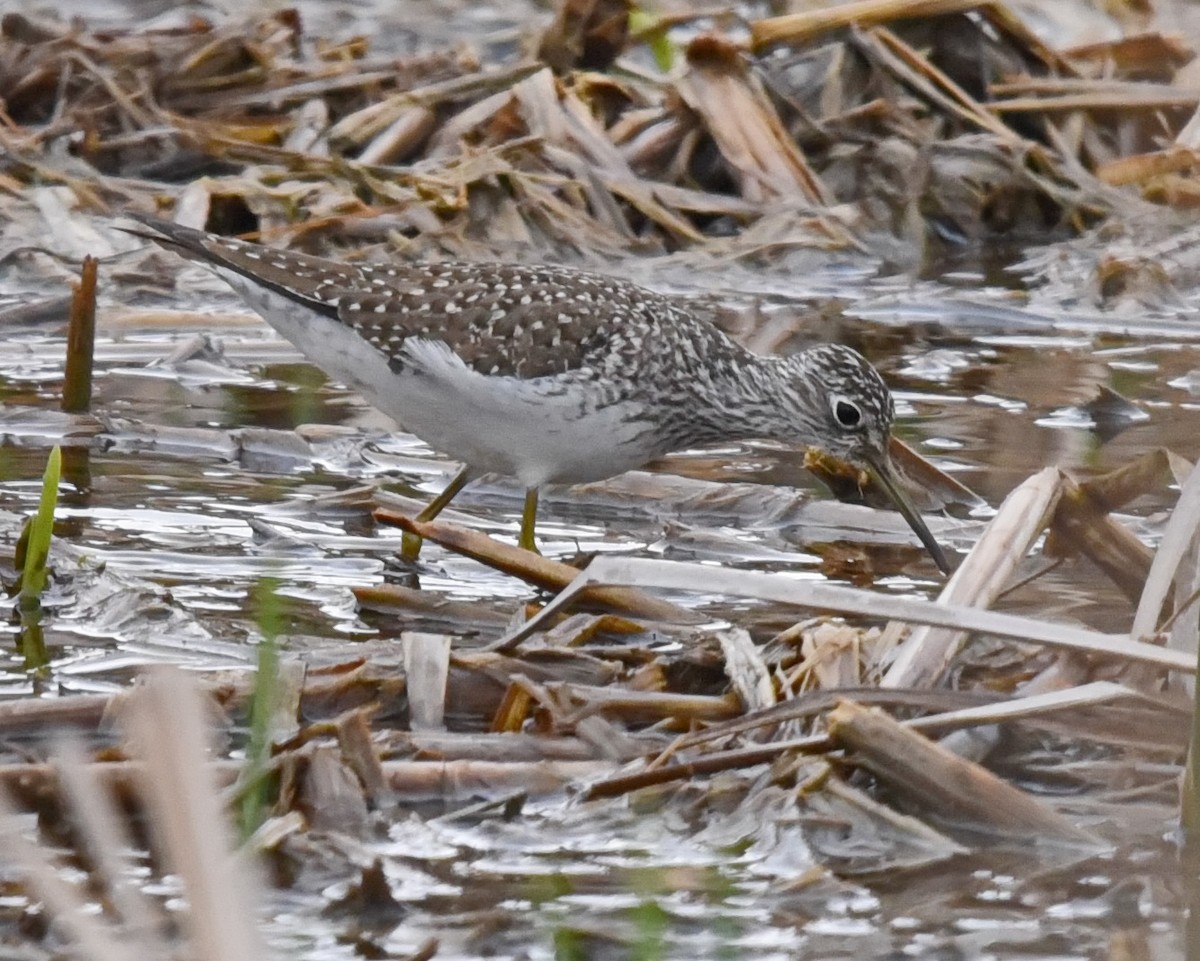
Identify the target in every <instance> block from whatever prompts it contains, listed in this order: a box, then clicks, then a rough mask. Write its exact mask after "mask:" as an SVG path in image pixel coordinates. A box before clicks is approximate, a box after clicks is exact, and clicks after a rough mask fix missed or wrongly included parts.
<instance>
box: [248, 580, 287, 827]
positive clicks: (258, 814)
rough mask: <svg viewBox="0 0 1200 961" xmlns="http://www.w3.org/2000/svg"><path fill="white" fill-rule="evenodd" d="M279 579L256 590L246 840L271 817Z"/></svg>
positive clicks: (276, 687)
mask: <svg viewBox="0 0 1200 961" xmlns="http://www.w3.org/2000/svg"><path fill="white" fill-rule="evenodd" d="M278 586H279V581H278V580H276V579H275V578H273V577H264V578H263V579H262V580H260V581H259V582H258V586H257V587H256V588H255V591H254V601H255V607H256V608H257V619H258V631H259V634H260V635H261V637H262V640H261V641H259V644H258V671H257V672H256V674H255V677H254V692H253V693H252V694H251V697H250V740H249V743H248V744H247V745H246V766H245V768H244V769H243V771H242V777H241V782H242V787H243V790H242V802H241V812H240V814H241V816H240V818H239V821H240V829H241V835H242V840H245V839H246V838H248V837H250V835H251V834H253V833H254V832H255V831H256V830H257V829H258V828H259V826H260V825H261V824H262V823H263V821H265V820H266V816H267V806H268V805H267V801H268V798H267V789H268V787H269V782H268V779H267V767H268V765H269V763H270V760H271V718H272V716H273V715H274V713H275V705H276V701H277V700H278V697H279V643H278V638H279V626H280V621H281V619H282V614H281V612H280V605H279V595H278V594H277V593H276V589H277V588H278Z"/></svg>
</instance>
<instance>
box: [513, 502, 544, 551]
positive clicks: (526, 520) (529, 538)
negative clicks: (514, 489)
mask: <svg viewBox="0 0 1200 961" xmlns="http://www.w3.org/2000/svg"><path fill="white" fill-rule="evenodd" d="M537 505H538V489H537V488H536V487H531V488H529V490H527V491H526V492H525V507H524V508H523V509H522V510H521V535H520V536H519V537H518V538H517V546H518V547H520V548H521V549H522V550H526V551H533V553H535V554H537V553H539V551H538V549H537V545H536V544H535V543H534V542H533V529H534V527H535V526H536V525H537Z"/></svg>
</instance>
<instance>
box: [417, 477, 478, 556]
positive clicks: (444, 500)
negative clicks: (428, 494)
mask: <svg viewBox="0 0 1200 961" xmlns="http://www.w3.org/2000/svg"><path fill="white" fill-rule="evenodd" d="M470 479H471V472H470V471H469V470H468V469H467V468H466V467H464V468H463V469H462V470H460V471H459V472H458V473H457V474H455V475H454V477H453V479H452V480H451V481H450V483H449V484H447V485H446V489H445V490H444V491H442V492H441V493H440V494H438V496H437V497H435V498H434V499H433V500H431V501H430V502H429V503H428V504H427V505H426V506H425V508H424V509H423V510H422V511H421V513H419V514H418V515H417V516H416V518H415V520H418V521H422V522H423V521H431V520H433V519H434V518H435V517H437V516H438V514H440V513H441V512H442V511H444V510H445V509H446V507H447V505H449V503H450V502H451V501H452V500H454V497H455V495H456V494H457V493H458V492H459V491H460V490H462V489H463V488H464V487H466V486H467V481H469V480H470ZM420 553H421V538H420V537H419V536H417V535H416V534H410V533H407V532H405V534H404V536H403V537H402V538H401V539H400V556H401V557H402V558H404V559H405V560H406V561H415V560H416V559H417V557H418V556H419V555H420Z"/></svg>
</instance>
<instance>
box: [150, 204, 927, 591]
mask: <svg viewBox="0 0 1200 961" xmlns="http://www.w3.org/2000/svg"><path fill="white" fill-rule="evenodd" d="M134 219H136V220H138V221H139V222H141V223H143V224H145V225H146V226H148V227H151V228H153V230H154V231H155V233H153V234H150V233H140V232H138V231H131V232H132V233H137V234H138V235H139V236H142V237H146V238H148V239H151V240H154V241H156V242H157V243H159V244H161V245H162V246H163V247H166V248H168V249H170V250H174V251H176V252H178V253H180V254H182V255H183V256H185V257H188V258H189V259H192V260H196V261H199V262H200V263H202V264H204V265H205V266H207V267H209V268H211V269H212V270H213V271H215V272H216V273H217V274H218V275H220V276H221V277H222V278H223V279H224V280H226V281H227V282H228V283H229V284H230V286H231V287H233V289H234V290H236V291H237V292H238V293H239V294H240V295H241V296H242V297H243V298H244V299H245V300H246V302H247V304H249V305H250V306H251V307H252V308H254V310H256V311H257V312H258V313H259V314H261V315H262V316H263V318H264V319H265V320H266V321H267V322H268V323H269V324H270V325H271V326H272V327H274V328H275V329H276V330H277V331H279V333H280V334H282V335H283V336H284V337H286V338H287V339H288V340H290V341H291V342H292V343H293V344H295V345H296V347H298V348H299V349H300V350H301V351H302V352H303V353H304V354H305V355H306V356H307V357H308V358H309V359H310V360H312V362H313V363H314V364H316V365H317V366H318V367H320V368H321V369H323V370H324V371H325V373H327V374H328V375H329V376H330V377H332V378H334V379H336V380H338V381H340V382H342V383H344V384H346V385H347V386H349V387H351V388H353V389H354V390H356V391H357V392H358V393H360V394H361V395H362V396H363V397H364V398H365V399H366V400H367V401H369V402H370V403H371V404H372V405H374V406H375V407H377V408H378V409H379V410H381V411H382V412H383V413H385V414H388V415H389V416H390V417H392V418H394V419H395V420H396V421H397V422H398V423H400V424H401V425H402V426H403V427H404V428H405V429H406V430H408V431H409V432H411V433H413V434H415V435H416V436H417V437H419V438H421V439H422V440H423V441H425V443H427V444H429V445H430V446H431V447H433V448H434V449H436V450H439V451H441V452H442V453H444V454H447V455H449V456H450V457H452V458H454V459H455V460H457V461H460V462H462V464H463V465H464V466H463V468H462V469H461V470H460V471H459V473H458V474H457V475H456V476H455V477H454V479H453V480H452V481H451V482H450V484H449V486H448V487H447V488H446V490H445V491H443V493H441V494H440V495H439V496H438V497H437V498H435V499H434V500H433V501H432V502H431V503H430V504H429V506H428V507H426V508H425V509H424V510H423V511H422V512H421V513H420V514H419V515H418V519H420V520H431V519H432V518H433V517H435V516H436V515H437V514H438V512H439V511H441V510H442V509H443V508H444V507H445V506H446V505H447V504H449V503H450V501H451V499H453V497H454V496H455V494H457V493H458V491H459V490H461V489H462V487H463V486H464V485H465V484H466V483H467V481H468V480H470V479H471V478H472V477H474V476H476V475H479V474H483V473H489V472H495V473H499V474H507V475H510V476H513V477H516V478H517V479H518V480H519V481H520V483H521V484H522V485H523V486H524V488H525V490H526V496H525V506H524V511H523V512H522V517H521V530H520V537H519V543H520V545H521V546H522V547H524V548H527V549H529V550H534V549H535V547H534V526H535V520H536V515H537V497H538V490H539V489H540V488H541V487H542V486H543V485H545V484H552V483H565V484H571V483H581V482H584V481H593V480H600V479H603V478H605V477H611V476H613V475H615V474H620V473H622V472H624V471H627V470H632V469H634V468H637V467H641V466H643V465H644V464H646V463H648V462H650V461H652V460H654V459H656V458H658V457H661V456H662V455H664V454H667V453H669V452H671V451H677V450H681V449H684V448H693V447H699V446H703V445H706V444H713V443H721V442H728V441H732V440H742V439H751V438H758V439H767V438H771V439H777V440H781V441H785V442H789V443H793V444H797V445H802V446H807V447H812V448H817V449H818V450H821V451H823V452H825V453H827V454H830V455H832V456H834V457H836V458H838V459H839V460H843V461H846V462H848V463H849V464H851V465H854V466H856V467H858V468H860V469H862V470H864V471H866V472H868V473H869V474H870V475H872V476H873V477H874V478H875V479H876V480H877V481H878V482H879V483H880V484H881V486H882V488H883V489H884V490H885V491H886V492H887V494H888V496H889V497H890V498H891V499H892V501H893V503H894V504H895V506H896V508H897V509H898V510H899V511H900V513H901V514H903V515H904V518H905V520H907V521H908V524H909V526H911V527H912V529H913V531H914V532H915V533H916V535H917V537H918V538H919V539H920V541H921V543H922V544H923V545H924V546H925V548H926V549H927V550H928V551H929V553H930V555H931V556H932V557H933V559H934V561H935V562H936V564H937V566H938V568H939V569H940V570H941V571H942V572H943V573H948V572H949V564H948V562H947V560H946V556H945V554H943V552H942V550H941V548H940V547H939V545H938V543H937V541H936V540H934V538H933V535H932V534H931V533H930V532H929V528H928V527H927V526H926V525H925V522H924V521H923V520H922V518H921V515H920V514H919V513H918V512H917V511H916V509H915V508H914V507H913V505H912V503H911V502H910V501H909V499H908V498H907V497H906V495H905V494H904V492H903V489H902V487H901V484H900V481H899V480H898V478H897V476H896V473H895V470H894V469H893V467H892V463H891V460H890V458H889V456H888V440H889V437H890V434H891V428H892V421H893V418H894V415H895V412H894V405H893V402H892V395H891V393H890V391H889V390H888V388H887V385H886V384H885V383H884V382H883V378H881V377H880V375H879V373H878V372H877V371H876V370H875V368H874V367H872V366H871V365H870V364H869V363H868V362H867V361H866V360H865V359H864V358H863V357H862V355H860V354H859V353H857V352H856V351H854V350H851V349H850V348H849V347H843V346H840V345H837V344H826V345H821V346H818V347H813V348H811V349H809V350H805V351H802V352H800V353H798V354H793V355H791V356H789V357H763V356H759V355H757V354H754V353H751V352H750V351H748V350H746V349H745V348H744V347H742V346H740V345H739V344H737V343H735V342H734V341H733V340H731V339H730V338H729V337H727V336H726V335H725V334H724V333H722V332H721V331H719V330H718V329H717V328H716V327H714V326H713V325H712V324H710V323H708V322H707V321H706V320H704V319H702V318H701V317H699V316H697V315H696V314H694V313H693V312H692V311H690V310H689V309H688V308H687V307H686V306H684V305H683V304H681V303H679V302H677V301H676V300H674V299H672V298H671V297H668V296H665V295H663V294H659V293H655V292H654V291H651V290H647V289H645V288H643V287H640V286H637V285H636V284H633V283H630V282H628V281H625V280H621V279H618V278H615V277H610V276H606V275H603V274H597V273H589V272H585V271H581V270H575V269H571V268H567V267H549V266H523V265H516V264H500V263H428V264H425V263H390V264H348V263H341V262H339V261H335V260H328V259H325V258H321V257H314V256H311V255H308V254H300V253H292V252H290V251H285V250H276V249H274V248H270V247H264V246H262V245H260V244H254V243H249V242H247V241H242V240H235V239H231V238H228V237H222V236H219V235H216V234H211V233H206V232H204V231H201V230H195V229H192V228H190V227H183V226H180V225H178V224H174V223H171V222H169V221H165V220H161V219H158V218H155V217H147V216H137V215H135V218H134ZM419 547H420V542H419V540H417V541H415V542H409V543H408V544H406V547H405V554H406V556H408V557H409V558H413V557H415V556H416V552H417V551H418V550H419Z"/></svg>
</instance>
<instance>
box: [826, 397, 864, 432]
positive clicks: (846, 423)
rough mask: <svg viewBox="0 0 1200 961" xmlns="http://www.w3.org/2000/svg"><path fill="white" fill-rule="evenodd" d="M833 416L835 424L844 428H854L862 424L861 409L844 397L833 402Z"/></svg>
mask: <svg viewBox="0 0 1200 961" xmlns="http://www.w3.org/2000/svg"><path fill="white" fill-rule="evenodd" d="M833 416H834V417H836V418H837V422H838V423H839V424H841V425H842V426H843V427H846V428H854V427H857V426H858V425H859V424H861V423H862V416H863V415H862V409H861V408H860V407H859V406H858V404H856V403H854V401H851V400H846V398H845V397H837V398H835V399H834V401H833Z"/></svg>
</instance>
